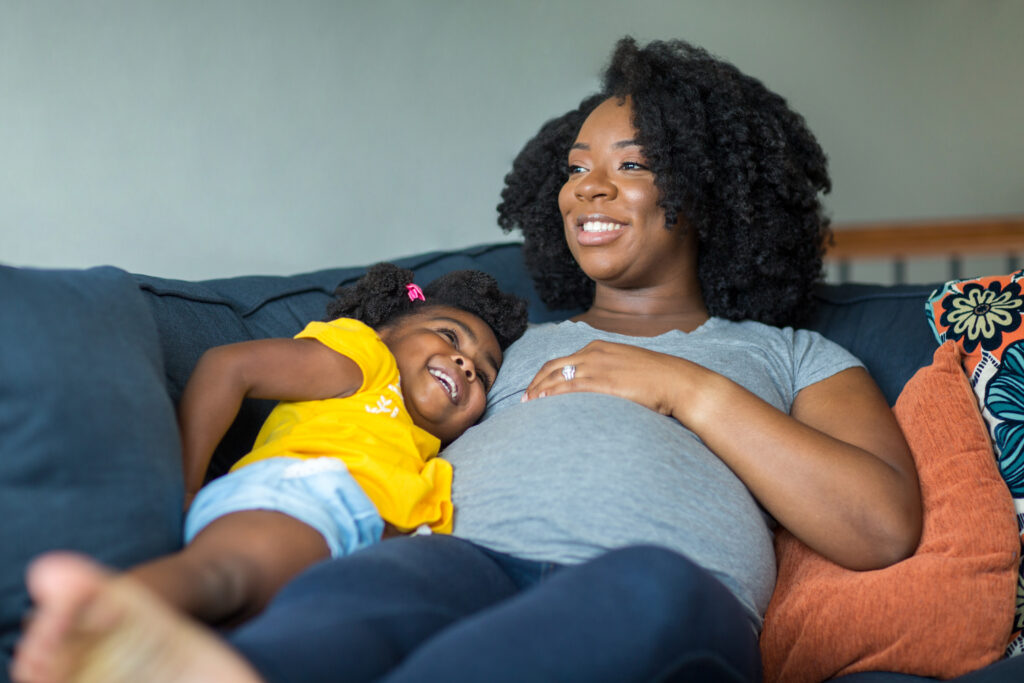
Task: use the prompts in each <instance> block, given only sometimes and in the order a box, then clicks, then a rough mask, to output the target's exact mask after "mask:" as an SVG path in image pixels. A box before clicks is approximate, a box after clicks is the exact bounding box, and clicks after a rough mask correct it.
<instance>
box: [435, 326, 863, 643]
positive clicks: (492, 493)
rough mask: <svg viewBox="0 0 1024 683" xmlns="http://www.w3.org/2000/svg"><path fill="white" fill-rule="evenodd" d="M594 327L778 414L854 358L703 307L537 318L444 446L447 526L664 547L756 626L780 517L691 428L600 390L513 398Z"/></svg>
mask: <svg viewBox="0 0 1024 683" xmlns="http://www.w3.org/2000/svg"><path fill="white" fill-rule="evenodd" d="M595 339H604V340H607V341H613V342H620V343H628V344H633V345H636V346H641V347H644V348H647V349H651V350H654V351H660V352H663V353H668V354H672V355H675V356H679V357H682V358H686V359H689V360H691V361H693V362H695V363H698V364H700V365H702V366H704V367H707V368H709V369H711V370H714V371H715V372H718V373H720V374H722V375H725V376H726V377H728V378H730V379H732V380H734V381H735V382H737V383H739V384H741V385H742V386H744V387H746V388H747V389H748V390H750V391H751V392H753V393H755V394H757V395H758V396H760V397H761V398H762V399H764V400H765V401H767V402H768V403H770V404H772V405H773V406H775V407H776V408H778V409H780V410H782V411H784V412H786V413H788V412H789V410H790V407H791V406H792V404H793V399H794V397H795V396H796V394H797V392H799V391H800V390H801V389H802V388H804V387H806V386H808V385H810V384H814V383H815V382H818V381H820V380H823V379H825V378H827V377H830V376H831V375H833V374H835V373H837V372H839V371H841V370H845V369H847V368H850V367H853V366H858V365H860V362H859V361H858V360H857V359H856V358H854V357H853V356H852V355H851V354H850V353H848V352H847V351H846V350H844V349H843V348H841V347H840V346H838V345H836V344H834V343H832V342H831V341H829V340H827V339H825V338H824V337H822V336H821V335H819V334H817V333H815V332H809V331H807V330H793V329H792V328H785V329H780V328H776V327H770V326H768V325H763V324H761V323H756V322H749V321H748V322H731V321H728V320H724V319H721V318H711V319H710V320H708V321H707V322H706V323H704V324H703V325H702V326H701V327H699V328H697V329H696V330H694V331H693V332H690V333H686V332H680V331H675V330H674V331H671V332H667V333H665V334H662V335H659V336H656V337H630V336H627V335H621V334H614V333H610V332H604V331H601V330H597V329H595V328H593V327H590V326H589V325H587V324H586V323H574V322H570V321H566V322H562V323H548V324H544V325H538V326H536V327H531V328H530V329H529V330H527V332H526V334H525V335H523V337H522V339H520V340H519V341H517V342H516V343H515V344H513V345H512V346H511V347H510V348H509V349H508V350H507V352H506V354H505V362H504V364H503V366H502V368H501V372H500V373H499V374H498V378H497V381H496V382H495V384H494V387H493V388H492V389H491V392H490V396H489V398H488V405H487V412H486V413H485V414H484V417H483V419H482V421H481V422H480V423H479V424H478V425H476V426H475V427H473V428H472V429H470V430H469V431H467V432H466V433H465V434H464V435H463V436H462V437H460V438H459V439H458V440H456V441H455V442H454V443H453V444H452V445H451V446H449V447H448V448H447V449H446V450H445V451H444V453H443V456H444V457H445V458H447V459H448V460H450V461H451V463H452V464H453V465H454V467H455V479H454V484H453V490H452V496H453V500H454V503H455V535H457V536H460V537H462V538H466V539H469V540H471V541H474V542H476V543H479V544H481V545H484V546H486V547H488V548H491V549H494V550H497V551H500V552H505V553H509V554H511V555H515V556H517V557H522V558H527V559H532V560H542V561H549V562H559V563H566V564H572V563H577V562H582V561H584V560H587V559H590V558H592V557H595V556H596V555H599V554H601V553H603V552H604V551H607V550H610V549H613V548H619V547H623V546H627V545H634V544H638V543H650V544H655V545H660V546H665V547H668V548H671V549H673V550H675V551H677V552H680V553H682V554H684V555H686V556H688V557H689V558H690V559H692V560H694V561H695V562H697V563H698V564H700V565H701V566H703V567H704V568H706V569H708V570H709V571H711V572H712V573H713V574H714V575H715V576H716V577H717V578H718V579H719V580H720V581H721V582H722V583H723V584H725V585H726V586H727V587H728V588H729V589H730V590H731V591H732V592H733V593H734V594H735V595H736V596H737V597H738V598H739V599H740V601H741V602H742V603H743V604H744V606H745V607H747V609H748V610H749V611H750V613H751V615H752V616H753V617H754V618H755V621H756V623H757V624H758V625H759V624H760V619H761V615H763V614H764V610H765V608H766V607H767V605H768V599H769V598H770V597H771V592H772V589H773V587H774V585H775V555H774V552H773V549H772V532H771V528H772V526H773V525H774V522H773V521H772V519H771V518H770V516H769V515H767V514H766V513H765V512H764V511H763V510H762V509H761V507H760V506H759V505H758V503H757V502H756V501H755V500H754V498H753V496H752V495H751V494H750V492H749V491H748V490H747V488H746V486H744V485H743V483H742V482H741V481H740V480H739V479H738V478H737V477H736V475H734V474H733V473H732V470H730V469H729V468H728V467H727V466H726V465H725V464H724V463H723V462H722V461H721V460H719V459H718V458H717V457H716V456H715V455H714V453H712V452H711V451H710V450H708V448H707V447H706V446H705V445H704V444H703V442H702V441H701V440H700V439H699V438H697V436H696V435H695V434H693V432H691V431H690V430H688V429H686V428H685V427H683V426H682V425H681V424H680V423H679V422H678V421H676V420H675V419H673V418H670V417H665V416H663V415H659V414H658V413H656V412H654V411H652V410H649V409H648V408H645V407H643V406H641V405H639V404H637V403H633V402H632V401H628V400H625V399H622V398H618V397H615V396H610V395H606V394H596V393H571V394H568V395H561V396H552V397H547V398H542V399H535V400H533V401H529V402H527V403H521V402H520V397H521V396H522V393H523V391H524V390H525V389H526V387H527V385H528V384H529V383H530V380H532V379H533V377H534V375H535V374H536V372H537V370H539V369H540V366H541V365H542V364H543V363H545V362H546V361H548V360H550V359H552V358H556V357H559V356H564V355H568V354H570V353H572V352H574V351H577V350H579V349H580V348H582V347H583V346H585V345H586V344H587V343H588V342H590V341H592V340H595ZM723 428H726V429H743V425H742V424H739V423H737V424H735V425H725V426H723Z"/></svg>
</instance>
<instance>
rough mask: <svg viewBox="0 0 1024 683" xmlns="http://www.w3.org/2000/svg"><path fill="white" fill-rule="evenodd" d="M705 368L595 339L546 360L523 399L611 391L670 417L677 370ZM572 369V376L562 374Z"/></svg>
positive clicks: (612, 393) (665, 355)
mask: <svg viewBox="0 0 1024 683" xmlns="http://www.w3.org/2000/svg"><path fill="white" fill-rule="evenodd" d="M687 366H689V369H692V370H694V371H696V370H703V368H699V367H698V366H696V365H694V364H693V363H690V362H689V361H686V360H683V359H682V358H677V357H675V356H670V355H668V354H664V353H658V352H657V351H648V350H647V349H642V348H639V347H636V346H631V345H629V344H617V343H615V342H607V341H592V342H590V343H589V344H587V345H586V346H584V347H583V348H582V349H580V350H579V351H577V352H576V353H573V354H570V355H568V356H562V357H560V358H554V359H552V360H549V361H548V362H547V363H545V364H544V365H543V366H542V367H541V369H540V370H539V371H538V372H537V374H536V375H535V376H534V378H533V380H532V381H531V382H530V386H528V387H527V388H526V393H525V394H523V399H522V400H523V401H529V400H532V399H535V398H542V397H544V396H556V395H558V394H567V393H570V392H574V391H590V392H595V393H600V394H611V395H612V396H618V397H620V398H625V399H628V400H630V401H633V402H634V403H639V404H640V405H642V406H645V407H647V408H650V409H651V410H653V411H655V412H658V413H661V414H662V415H672V414H673V410H674V406H673V400H672V399H673V394H672V391H671V390H672V389H674V388H678V386H679V384H678V380H675V379H674V378H673V381H669V377H670V375H672V374H673V373H678V372H684V371H686V370H687V369H688V368H687ZM566 367H572V368H574V370H573V371H571V376H572V379H567V378H566V375H565V374H563V371H564V368H566Z"/></svg>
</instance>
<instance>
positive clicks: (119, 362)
mask: <svg viewBox="0 0 1024 683" xmlns="http://www.w3.org/2000/svg"><path fill="white" fill-rule="evenodd" d="M397 262H398V263H399V264H401V265H403V266H405V267H409V268H412V269H413V270H414V271H416V273H417V280H418V281H420V282H428V281H430V280H431V279H433V278H434V277H436V276H438V275H440V274H441V273H443V272H446V271H449V270H453V269H459V268H479V269H482V270H486V271H488V272H490V273H492V274H493V275H494V276H495V277H496V278H497V279H498V281H499V282H500V284H501V285H502V286H503V287H504V288H506V289H508V290H511V291H514V292H516V293H518V294H519V295H521V296H523V297H525V298H526V299H527V300H528V301H529V304H530V314H531V320H532V321H534V322H541V321H546V320H557V319H563V318H565V317H566V316H568V315H572V314H573V313H575V311H549V310H547V309H546V308H545V307H544V305H543V304H542V303H541V302H540V300H539V299H538V298H537V296H536V294H535V293H534V291H533V287H532V284H531V281H530V278H529V276H528V275H527V273H526V270H525V268H524V265H523V261H522V256H521V251H520V246H519V245H518V244H514V243H502V244H489V245H481V246H476V247H471V248H467V249H462V250H458V251H450V252H434V253H429V254H422V255H418V256H412V257H408V258H403V259H399V260H398V261H397ZM362 271H363V268H362V267H350V268H337V269H330V270H323V271H318V272H313V273H306V274H301V275H294V276H289V277H274V276H246V277H235V278H228V279H222V280H208V281H203V282H186V281H180V280H171V279H164V278H156V277H148V276H143V275H132V274H129V273H127V272H125V271H123V270H119V269H116V268H112V267H101V268H93V269H87V270H36V269H24V268H9V267H4V266H0V335H2V336H3V343H2V350H0V436H2V439H0V518H2V519H4V520H5V524H4V525H3V527H2V528H3V531H2V534H3V536H2V539H0V542H2V547H3V555H2V557H3V560H2V565H0V672H6V669H7V666H6V665H7V660H8V659H9V657H10V653H11V649H12V647H13V643H14V642H15V640H16V638H17V633H18V629H19V625H20V621H21V618H22V615H23V613H24V611H25V610H26V609H27V608H28V606H29V603H28V598H27V595H26V594H25V591H24V587H23V581H22V577H23V571H24V567H25V565H26V563H27V562H28V561H29V559H30V558H31V557H33V556H34V555H36V554H38V553H40V552H42V551H45V550H48V549H52V548H70V549H77V550H80V551H82V552H85V553H88V554H90V555H93V556H94V557H97V558H98V559H99V560H100V561H102V562H104V563H107V564H109V565H112V566H114V567H126V566H129V565H133V564H136V563H138V562H140V561H143V560H145V559H147V558H150V557H153V556H155V555H159V554H163V553H166V552H169V551H172V550H174V549H176V548H177V547H179V545H180V543H181V534H180V525H181V509H180V508H181V500H182V477H181V471H180V456H179V445H178V436H177V430H176V424H175V416H174V405H175V402H176V401H177V399H178V397H179V396H180V395H181V391H182V388H183V387H184V384H185V382H186V380H187V378H188V376H189V373H190V372H191V370H192V367H193V366H194V364H195V362H196V361H197V359H198V358H199V356H200V355H201V354H202V353H203V351H204V350H205V349H207V348H208V347H210V346H214V345H218V344H225V343H230V342H235V341H241V340H245V339H252V338H260V337H271V336H276V337H285V336H292V335H293V334H295V333H296V332H297V331H298V330H299V329H300V328H301V327H302V326H303V325H304V324H305V323H306V322H308V321H309V320H311V319H316V318H320V317H322V316H323V314H324V309H325V306H326V303H327V301H328V300H329V299H330V298H331V293H332V292H333V290H334V288H335V287H336V286H337V285H338V284H339V283H342V282H348V281H352V280H354V279H356V278H357V277H359V275H360V274H361V273H362ZM933 288H934V286H930V285H920V286H914V285H905V286H880V285H862V284H861V285H858V284H849V285H841V286H834V285H825V286H822V287H821V289H820V292H819V298H820V301H821V306H820V309H819V311H818V312H817V314H816V317H815V318H814V321H813V324H812V325H811V327H812V328H813V329H816V330H818V331H820V332H822V333H823V334H825V335H826V336H828V337H830V338H832V339H834V340H836V341H837V342H839V343H840V344H842V345H844V346H846V347H847V348H848V349H850V350H851V351H852V352H853V353H855V354H856V355H858V356H859V357H860V358H861V359H862V360H864V362H865V363H866V365H867V367H868V369H869V370H870V372H871V373H872V374H873V375H874V377H875V378H876V380H877V381H878V383H879V385H880V386H881V388H882V390H883V392H884V393H885V395H886V397H887V398H888V399H889V401H890V403H892V402H894V401H895V400H896V397H897V395H898V394H899V392H900V389H901V388H902V386H903V384H904V382H906V380H907V379H908V378H909V377H910V376H911V375H912V374H913V373H914V371H915V370H917V369H918V368H919V367H921V366H923V365H926V364H927V363H929V362H930V361H931V357H932V353H933V352H934V350H935V348H936V343H935V341H934V339H933V337H932V334H931V332H930V330H929V328H928V325H927V323H926V322H925V318H924V315H923V304H924V300H925V298H926V297H927V296H928V294H929V293H930V292H931V291H932V289H933ZM270 407H271V404H270V403H269V402H265V401H246V402H245V404H244V406H243V409H242V411H241V413H240V414H239V417H238V419H237V420H236V422H235V424H234V425H233V426H232V428H231V430H230V432H229V433H228V435H227V437H226V438H225V439H224V441H223V443H222V444H221V446H220V447H219V448H218V450H217V453H216V454H215V456H214V460H213V463H212V465H211V476H216V475H218V474H221V473H223V472H224V471H226V469H227V468H228V467H229V466H230V465H231V463H232V462H234V460H235V459H237V458H238V457H240V456H241V455H242V454H243V453H245V452H246V450H247V449H248V447H249V445H250V444H251V443H252V440H253V437H254V435H255V433H256V430H257V428H258V426H259V424H260V423H261V422H262V421H263V419H264V417H265V416H266V414H267V412H268V411H269V409H270ZM4 676H5V673H0V680H2V679H3V678H4ZM842 680H844V681H846V682H847V683H855V682H869V681H875V682H879V683H881V682H886V681H893V682H895V681H913V680H925V679H919V678H916V677H908V676H903V675H898V674H885V673H878V674H857V675H853V676H848V677H845V678H844V679H842ZM960 680H962V681H965V682H969V683H982V682H983V681H1004V680H1024V657H1022V658H1019V661H1018V660H1009V661H1003V662H998V663H996V664H994V665H992V666H989V667H987V668H986V669H984V670H983V671H980V672H976V673H974V674H970V675H968V676H965V677H962V678H961V679H960Z"/></svg>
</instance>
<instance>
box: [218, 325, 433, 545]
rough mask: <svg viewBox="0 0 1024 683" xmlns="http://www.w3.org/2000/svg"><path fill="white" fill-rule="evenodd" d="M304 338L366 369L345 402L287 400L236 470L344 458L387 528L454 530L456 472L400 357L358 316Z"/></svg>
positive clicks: (312, 328) (312, 329)
mask: <svg viewBox="0 0 1024 683" xmlns="http://www.w3.org/2000/svg"><path fill="white" fill-rule="evenodd" d="M295 338H296V339H316V340H317V341H319V342H320V343H321V344H324V345H325V346H327V347H328V348H330V349H333V350H334V351H337V352H338V353H340V354H342V355H344V356H347V357H348V358H351V359H352V360H353V361H355V363H356V364H357V365H358V366H359V369H360V370H362V371H363V384H362V386H360V387H359V390H358V391H357V392H356V393H355V394H353V395H351V396H347V397H345V398H329V399H323V400H318V401H282V402H281V403H279V404H277V406H276V407H275V408H274V410H273V411H272V412H271V413H270V415H269V417H267V421H266V422H265V423H263V427H262V429H260V433H259V434H258V435H257V437H256V443H255V444H253V449H252V451H251V452H250V453H249V454H248V455H246V456H245V457H244V458H242V459H241V460H239V461H238V462H237V463H235V466H234V467H232V470H235V469H238V468H239V467H244V466H246V465H248V464H251V463H253V462H256V461H258V460H264V459H266V458H275V457H279V456H288V457H293V458H322V457H325V456H327V457H333V458H340V459H341V460H342V461H343V462H344V463H345V465H346V466H347V467H348V470H349V472H350V473H351V474H352V476H353V477H354V478H355V480H356V481H357V482H359V485H360V486H362V488H363V491H365V492H366V495H367V496H369V498H370V500H372V501H373V503H374V504H375V505H376V506H377V511H378V512H379V513H380V516H381V517H383V518H384V520H385V521H386V522H390V523H391V524H393V525H395V526H396V527H398V528H399V529H401V530H402V531H410V530H412V529H415V528H417V527H419V526H420V525H422V524H427V525H429V526H430V528H431V529H432V530H433V531H437V532H440V533H451V530H452V497H451V488H452V466H451V465H450V464H449V463H448V461H446V460H442V459H441V458H436V457H434V456H436V455H437V452H438V450H439V449H440V447H441V442H440V441H439V440H438V439H437V437H435V436H434V435H432V434H430V433H429V432H427V431H425V430H423V429H420V428H419V427H417V426H416V425H415V424H413V421H412V418H411V417H410V416H409V412H408V411H407V410H406V408H405V402H404V401H403V399H402V391H401V388H400V385H399V376H398V366H397V365H396V363H395V357H394V356H393V355H392V354H391V351H390V350H388V347H387V346H386V345H385V344H384V342H383V341H381V339H380V337H378V336H377V333H376V332H375V331H374V330H373V329H372V328H370V327H369V326H367V325H365V324H363V323H361V322H359V321H358V320H352V319H350V318H339V319H337V320H332V321H331V322H327V323H321V322H312V323H310V324H309V325H307V326H306V328H305V329H304V330H302V332H300V333H298V334H297V335H295Z"/></svg>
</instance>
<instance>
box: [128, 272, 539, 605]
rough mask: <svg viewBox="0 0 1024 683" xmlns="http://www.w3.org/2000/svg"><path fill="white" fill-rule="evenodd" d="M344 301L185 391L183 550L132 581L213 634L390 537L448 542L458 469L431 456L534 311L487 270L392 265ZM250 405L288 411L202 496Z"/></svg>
mask: <svg viewBox="0 0 1024 683" xmlns="http://www.w3.org/2000/svg"><path fill="white" fill-rule="evenodd" d="M335 294H336V298H335V299H334V301H332V302H331V303H330V304H329V306H328V317H329V320H328V322H312V323H310V324H309V325H307V326H306V328H305V329H304V330H302V331H301V332H300V333H299V334H297V335H296V336H295V338H293V339H260V340H255V341H247V342H240V343H237V344H229V345H226V346H219V347H214V348H212V349H210V350H209V351H207V352H206V353H205V354H204V355H203V357H202V358H201V359H200V360H199V363H198V364H197V365H196V368H195V370H194V372H193V374H192V376H191V377H190V378H189V382H188V384H187V386H186V387H185V391H184V393H183V395H182V399H181V403H180V405H179V424H180V429H181V436H182V446H183V458H184V467H185V488H186V504H189V503H190V504H191V505H190V508H189V510H188V515H187V517H186V521H185V540H186V543H187V544H188V545H187V546H186V547H185V548H184V549H183V550H181V551H180V552H178V553H176V554H174V555H170V556H167V557H164V558H160V559H157V560H155V561H152V562H149V563H147V564H144V565H141V566H139V567H136V568H133V569H132V570H130V571H129V574H130V575H132V576H134V577H135V578H138V579H139V580H141V581H142V582H143V583H144V584H145V585H146V586H148V587H149V588H151V589H152V590H153V591H155V592H156V593H157V594H158V595H160V596H161V597H163V598H164V599H165V600H167V601H168V602H170V603H171V604H172V605H174V606H175V607H178V608H179V609H181V610H183V611H185V612H187V613H189V614H191V615H193V616H195V617H197V618H199V619H202V620H203V621H206V622H208V623H225V622H230V623H235V622H239V621H242V620H245V619H246V618H248V617H250V616H252V615H253V614H256V613H257V612H259V611H260V610H261V609H262V608H263V606H264V605H265V604H266V602H267V601H268V600H269V599H270V598H271V597H272V596H273V595H274V593H275V592H276V591H277V589H278V588H279V587H280V586H281V585H283V584H284V583H285V582H286V581H287V580H288V579H289V578H291V577H292V576H294V575H295V574H297V573H298V572H299V571H301V570H302V569H304V568H306V567H308V566H309V565H311V564H313V563H314V562H317V561H318V560H322V559H326V558H328V557H337V556H340V555H346V554H349V553H352V552H354V551H356V550H359V549H360V548H363V547H366V546H368V545H370V544H373V543H376V542H377V541H379V540H380V538H381V536H382V532H383V531H384V528H385V524H387V525H388V527H389V529H390V530H393V531H395V532H397V533H405V532H409V531H413V530H415V529H417V528H419V527H427V528H429V529H431V530H433V531H438V532H442V533H448V532H450V531H451V528H452V504H451V480H452V468H451V465H449V464H448V463H447V462H446V461H444V460H441V459H439V458H435V457H434V456H436V455H437V453H438V450H439V448H440V446H441V445H442V444H447V443H448V442H450V441H452V440H453V439H455V437H457V436H458V435H459V434H461V433H462V432H464V431H465V430H466V429H467V428H469V427H470V426H472V425H473V423H475V422H476V421H477V420H478V419H479V418H480V416H481V414H482V413H483V411H484V407H485V404H486V394H487V390H488V389H489V388H490V386H491V383H492V382H493V381H494V377H495V375H496V374H497V371H498V367H499V366H500V365H501V354H502V351H503V350H504V349H505V348H506V347H507V346H508V345H509V344H511V343H512V342H513V341H514V340H515V339H517V338H518V337H519V336H520V335H521V334H522V333H523V331H524V330H525V328H526V305H525V302H523V301H522V300H520V299H519V298H518V297H516V296H514V295H510V294H505V293H503V292H501V291H500V290H499V289H498V286H497V283H496V282H495V280H494V279H493V278H492V277H491V276H490V275H487V274H485V273H482V272H479V271H468V270H467V271H457V272H452V273H449V274H447V275H444V276H442V277H441V278H438V279H437V280H435V281H434V282H432V283H430V284H429V285H428V286H427V287H426V288H425V289H420V288H419V287H418V286H417V285H415V284H413V282H412V272H411V271H409V270H404V269H401V268H398V267H397V266H394V265H392V264H384V263H382V264H378V265H376V266H374V267H372V268H371V269H370V270H369V271H368V272H367V274H366V275H365V276H364V277H363V278H362V279H360V280H359V281H358V282H357V283H356V284H355V285H353V286H351V287H340V288H339V289H338V290H337V292H335ZM245 397H253V398H269V399H276V400H279V401H281V403H279V404H278V405H277V407H276V408H274V410H273V411H272V412H271V414H270V416H269V417H268V418H267V421H266V422H265V423H264V425H263V428H262V429H261V430H260V433H259V435H258V436H257V438H256V442H255V445H254V446H253V449H252V451H251V452H250V453H249V454H248V455H246V456H245V457H244V458H242V459H241V460H240V461H239V462H238V463H236V465H235V466H234V467H233V468H232V470H231V472H229V473H228V474H227V475H225V476H223V477H220V478H219V479H216V480H214V481H213V482H211V483H210V484H209V485H207V486H206V487H204V488H203V489H202V490H200V486H201V485H202V482H203V476H204V474H205V472H206V468H207V466H208V465H209V462H210V457H211V455H212V453H213V450H214V448H215V447H216V445H217V443H218V442H219V441H220V439H221V438H222V437H223V436H224V433H225V432H226V431H227V429H228V427H229V426H230V425H231V422H232V421H233V420H234V417H235V415H236V414H237V412H238V408H239V405H240V404H241V402H242V399H243V398H245ZM197 492H198V495H196V494H197ZM193 497H194V501H193Z"/></svg>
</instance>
